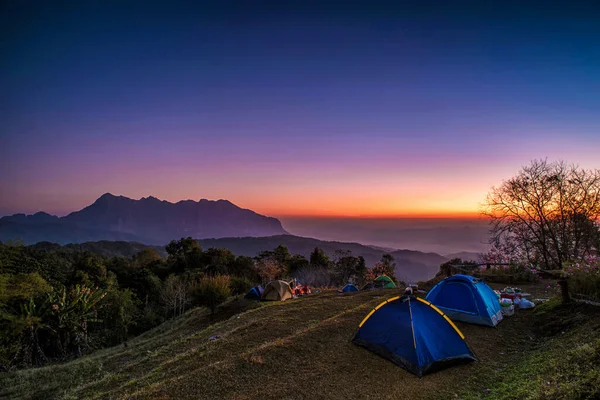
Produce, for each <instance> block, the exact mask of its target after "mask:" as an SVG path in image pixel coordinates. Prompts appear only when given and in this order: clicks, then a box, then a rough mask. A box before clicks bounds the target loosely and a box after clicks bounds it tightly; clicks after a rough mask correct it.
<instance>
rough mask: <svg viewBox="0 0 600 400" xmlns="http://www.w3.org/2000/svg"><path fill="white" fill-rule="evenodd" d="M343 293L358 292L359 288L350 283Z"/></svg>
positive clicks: (343, 289)
mask: <svg viewBox="0 0 600 400" xmlns="http://www.w3.org/2000/svg"><path fill="white" fill-rule="evenodd" d="M341 292H342V293H348V292H358V288H357V287H356V286H354V285H353V284H351V283H349V284H347V285H346V286H344V287H343V288H342V290H341Z"/></svg>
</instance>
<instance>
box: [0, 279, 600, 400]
mask: <svg viewBox="0 0 600 400" xmlns="http://www.w3.org/2000/svg"><path fill="white" fill-rule="evenodd" d="M548 283H549V282H544V281H542V282H538V283H536V284H531V285H522V289H523V290H526V291H528V292H530V293H533V294H534V296H536V297H547V296H548V295H552V294H553V293H549V292H548V289H546V287H547V286H548ZM492 286H493V287H494V288H496V289H500V288H501V286H503V285H499V284H492ZM400 294H401V292H400V291H399V290H397V289H381V290H375V291H359V292H349V293H342V294H340V293H338V292H337V291H335V290H327V291H323V292H320V293H315V294H312V295H309V296H302V297H299V298H296V299H287V300H285V301H266V302H265V301H262V302H260V301H255V300H248V299H237V300H231V301H229V302H228V303H226V304H225V305H224V306H223V307H222V310H221V317H220V318H218V319H217V320H215V317H211V316H210V314H209V313H208V311H207V310H206V309H203V308H196V309H193V310H191V311H189V312H187V313H186V314H184V315H183V316H182V317H180V318H178V319H175V320H173V321H168V322H166V323H165V324H163V325H161V326H159V327H157V328H155V329H153V330H151V331H149V332H147V333H145V334H143V335H141V336H139V337H137V338H135V339H133V340H131V341H130V342H129V344H128V346H127V347H123V346H116V347H113V348H109V349H105V350H100V351H97V352H96V353H93V354H91V355H89V356H85V357H82V358H79V359H76V360H74V361H71V362H68V363H64V364H58V365H51V366H47V367H42V368H36V369H29V370H23V371H18V372H17V373H13V374H9V375H8V376H6V375H5V376H2V377H0V383H1V385H0V387H1V389H0V396H1V397H3V398H11V399H20V398H40V399H41V398H54V397H56V398H136V399H138V398H147V399H162V398H164V399H166V398H189V399H193V398H207V399H208V398H227V399H251V398H262V399H314V398H328V399H329V398H330V399H347V398H381V399H393V398H398V397H404V396H409V398H411V399H447V398H461V399H463V398H464V399H478V398H503V399H504V398H506V399H512V398H540V399H541V398H560V397H552V396H553V394H555V393H561V392H560V390H561V388H560V385H561V381H560V380H558V377H559V376H562V377H563V378H562V379H563V380H565V382H564V384H567V385H568V384H571V383H572V382H571V383H569V380H568V379H566V378H568V377H569V374H571V375H572V376H571V379H576V380H584V381H585V379H588V381H589V382H591V383H592V384H594V385H596V386H595V387H598V386H597V385H598V383H597V378H593V377H590V376H587V378H586V377H585V374H584V375H583V376H580V374H581V373H582V371H579V370H577V371H573V370H572V368H573V366H570V367H569V370H568V371H565V370H564V367H561V363H560V359H562V358H563V357H570V358H576V359H577V360H578V362H579V363H580V367H581V369H582V370H583V369H586V368H592V366H593V362H594V361H593V359H594V357H595V356H594V354H598V351H599V350H600V348H599V347H598V343H597V342H594V341H593V340H592V339H590V337H589V334H590V333H591V332H594V331H597V329H599V328H600V311H599V310H598V308H597V307H593V306H585V305H583V306H581V305H579V304H578V305H577V306H562V305H561V304H560V301H559V300H558V299H555V300H552V301H550V302H547V303H545V304H541V305H539V306H537V307H536V308H535V309H533V310H523V311H518V312H516V313H515V315H514V316H511V317H507V318H504V320H503V321H502V322H501V323H499V324H498V325H497V327H495V328H492V327H489V326H484V325H477V324H468V323H464V322H460V321H457V322H456V326H457V327H458V328H459V329H460V331H461V332H462V333H463V334H464V336H465V340H466V342H467V343H468V345H469V348H470V349H471V350H472V352H473V354H474V355H475V356H476V358H477V361H474V362H470V363H466V364H463V365H457V366H453V367H450V368H446V369H443V370H441V371H437V372H435V373H432V374H428V375H425V376H424V377H423V378H421V379H419V378H418V377H417V376H415V375H414V374H411V373H410V372H408V371H406V370H404V369H402V368H400V367H399V366H398V365H396V364H394V363H393V362H390V361H389V360H386V359H384V358H382V357H380V356H378V355H376V354H373V353H371V352H370V351H368V350H366V349H364V348H362V347H360V346H357V345H355V344H354V343H352V341H351V339H352V338H353V336H354V335H355V333H356V331H357V328H358V325H359V324H360V323H361V320H363V319H364V317H365V316H366V315H367V314H368V313H369V312H370V311H371V310H372V309H373V308H374V307H376V306H377V305H379V304H381V303H382V302H384V301H385V300H388V299H391V298H393V297H397V296H398V295H400ZM574 310H576V311H575V312H573V311H574ZM569 347H572V348H571V349H569ZM584 349H587V350H586V351H587V352H588V353H586V352H584ZM590 351H591V353H589V352H590ZM594 352H595V353H594ZM594 368H595V369H594ZM591 372H597V366H595V367H593V368H592V369H591V370H589V373H591ZM542 374H543V375H545V376H546V377H547V379H548V380H549V383H548V384H546V381H544V382H542V381H540V376H541V375H542ZM553 374H554V375H553ZM554 376H555V377H556V378H555V377H554ZM565 377H566V378H565ZM590 379H591V381H590ZM595 379H596V380H595ZM457 382H460V385H457ZM594 382H596V383H594ZM562 390H564V388H562ZM32 393H35V396H34V397H32ZM524 393H528V396H529V397H520V396H522V395H523V394H524ZM573 398H574V397H573ZM582 398H584V397H582Z"/></svg>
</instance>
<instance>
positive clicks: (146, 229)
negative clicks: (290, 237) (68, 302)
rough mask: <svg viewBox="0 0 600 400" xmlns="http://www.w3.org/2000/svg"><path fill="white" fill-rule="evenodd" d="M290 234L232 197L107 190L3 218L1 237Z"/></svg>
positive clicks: (161, 239) (57, 239)
mask: <svg viewBox="0 0 600 400" xmlns="http://www.w3.org/2000/svg"><path fill="white" fill-rule="evenodd" d="M282 234H284V235H285V234H288V232H287V231H285V229H283V227H282V226H281V222H280V221H279V220H278V219H276V218H272V217H267V216H264V215H260V214H257V213H255V212H254V211H252V210H247V209H243V208H240V207H238V206H236V205H235V204H233V203H231V202H230V201H227V200H217V201H211V200H206V199H201V200H199V201H193V200H182V201H179V202H177V203H170V202H168V201H165V200H159V199H157V198H156V197H153V196H149V197H143V198H141V199H140V200H134V199H130V198H128V197H124V196H115V195H113V194H111V193H105V194H103V195H102V196H100V197H99V198H98V199H97V200H96V201H95V202H94V203H93V204H91V205H89V206H87V207H85V208H83V209H82V210H80V211H75V212H72V213H71V214H69V215H67V216H65V217H62V218H59V217H56V216H54V215H50V214H47V213H44V212H39V213H36V214H33V215H25V214H15V215H11V216H7V217H2V218H0V241H8V240H13V241H14V240H18V241H23V242H24V243H25V244H33V243H37V242H41V241H48V242H54V243H59V244H67V243H82V242H89V241H100V240H125V241H136V242H141V243H146V244H152V245H164V244H166V243H168V242H169V241H171V240H173V239H178V238H181V237H188V236H191V237H193V238H196V239H205V238H221V237H242V236H252V237H261V236H272V235H282Z"/></svg>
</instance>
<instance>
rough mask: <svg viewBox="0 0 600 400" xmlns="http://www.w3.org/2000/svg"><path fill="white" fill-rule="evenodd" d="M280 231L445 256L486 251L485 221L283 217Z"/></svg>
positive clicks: (467, 219) (480, 219)
mask: <svg viewBox="0 0 600 400" xmlns="http://www.w3.org/2000/svg"><path fill="white" fill-rule="evenodd" d="M280 220H281V222H282V224H283V226H284V228H285V229H286V230H287V231H288V232H290V233H292V234H294V235H299V236H308V237H315V238H319V239H322V240H339V241H346V242H359V243H363V244H368V245H375V246H379V247H382V248H386V249H411V250H419V251H424V252H435V253H438V254H442V255H445V256H448V255H451V256H452V255H454V254H455V253H460V252H468V253H471V254H466V255H462V256H463V257H465V256H470V258H472V259H476V254H478V253H483V252H485V251H487V249H488V244H487V242H488V231H489V221H487V220H485V219H482V218H328V217H283V218H280Z"/></svg>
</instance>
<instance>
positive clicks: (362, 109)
mask: <svg viewBox="0 0 600 400" xmlns="http://www.w3.org/2000/svg"><path fill="white" fill-rule="evenodd" d="M198 3H201V5H199V4H198ZM448 3H449V2H446V1H444V2H440V3H437V4H436V3H435V2H419V4H420V6H413V5H410V6H409V5H402V4H399V5H396V6H395V8H382V7H378V6H377V5H376V4H375V3H373V4H372V5H371V6H369V7H368V8H364V7H363V8H340V7H335V6H334V5H331V6H330V5H327V6H325V5H322V6H321V7H320V8H311V7H310V6H306V5H305V6H303V7H299V6H297V7H294V6H286V8H283V6H281V5H275V3H274V4H268V3H252V4H253V6H252V7H249V6H247V5H244V4H250V3H244V2H240V3H236V2H229V3H228V2H220V3H219V4H220V6H211V5H210V3H209V2H195V3H181V2H175V1H169V2H163V3H158V2H133V1H121V2H111V1H89V2H61V1H57V2H51V5H49V4H50V2H42V1H39V2H29V1H23V0H19V1H17V0H8V1H5V2H2V5H1V6H0V7H2V9H1V10H0V29H1V31H0V37H1V39H0V60H2V61H1V62H0V215H6V214H12V213H16V212H26V213H32V212H36V211H40V210H43V211H46V212H49V213H52V214H57V215H65V214H67V213H69V212H71V211H74V210H78V209H81V208H83V207H85V206H86V205H89V204H91V203H92V202H93V201H94V200H95V199H96V198H98V197H99V196H100V195H102V194H103V193H106V192H110V193H113V194H116V195H124V196H127V197H131V198H136V199H137V198H141V197H145V196H148V195H153V196H156V197H158V198H160V199H164V200H168V201H173V202H175V201H179V200H184V199H192V200H199V199H201V198H207V199H228V200H230V201H232V202H233V203H235V204H237V205H239V206H241V207H243V208H249V209H252V210H254V211H257V212H259V213H261V214H266V215H272V216H280V217H283V216H353V217H357V216H363V217H394V216H465V215H473V214H474V213H476V212H477V211H478V209H479V206H480V204H481V203H482V202H483V200H484V198H485V195H486V193H487V192H488V191H489V190H490V188H491V187H492V186H497V185H500V184H501V183H502V180H503V179H508V178H510V177H511V176H513V175H514V174H515V173H517V172H518V170H519V168H520V167H521V166H524V165H526V164H528V163H529V162H530V161H531V160H533V159H540V158H548V159H549V160H558V159H561V160H565V161H568V162H572V163H577V164H579V165H580V166H582V167H584V168H600V157H599V156H598V148H600V112H599V110H600V46H599V45H598V44H599V43H600V24H598V23H597V21H598V17H599V16H600V6H596V8H594V6H593V5H591V6H580V5H579V3H576V2H564V3H563V4H564V5H562V6H561V5H553V3H551V4H548V2H546V4H544V6H543V7H539V8H536V7H534V6H532V4H535V3H534V2H527V4H528V6H526V7H527V8H526V7H525V6H523V5H518V4H519V3H523V2H510V1H505V2H483V1H478V2H473V3H471V4H470V5H469V4H467V3H461V2H452V7H450V6H448V5H447V4H448ZM323 4H325V3H323ZM444 4H446V5H444Z"/></svg>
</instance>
